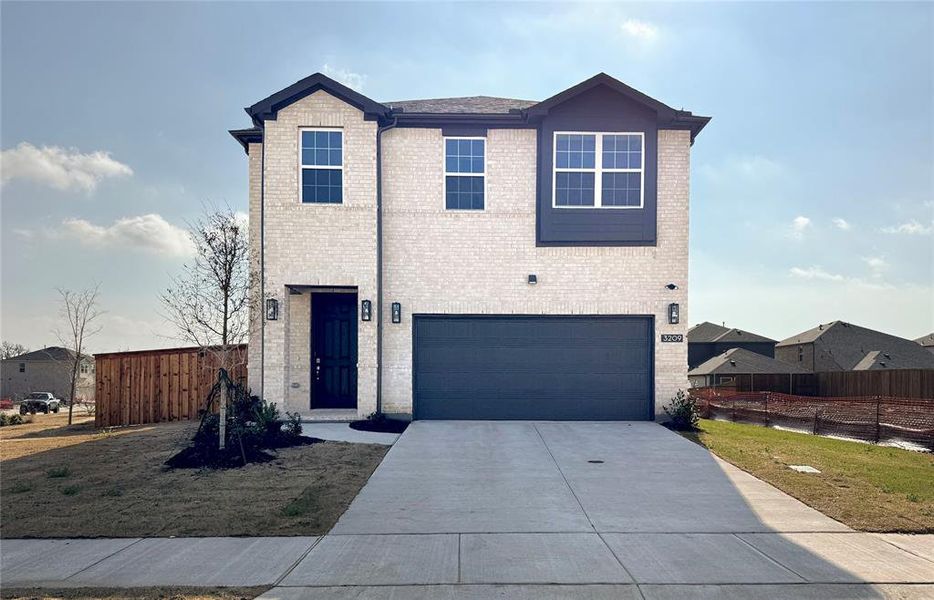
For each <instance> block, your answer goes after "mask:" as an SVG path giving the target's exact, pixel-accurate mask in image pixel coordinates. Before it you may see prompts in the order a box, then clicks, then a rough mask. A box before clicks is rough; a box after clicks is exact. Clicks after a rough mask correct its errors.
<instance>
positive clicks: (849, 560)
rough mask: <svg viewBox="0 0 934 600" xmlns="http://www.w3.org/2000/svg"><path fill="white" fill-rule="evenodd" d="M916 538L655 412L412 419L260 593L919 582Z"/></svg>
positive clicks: (922, 561)
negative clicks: (841, 513)
mask: <svg viewBox="0 0 934 600" xmlns="http://www.w3.org/2000/svg"><path fill="white" fill-rule="evenodd" d="M922 546H924V544H918V543H915V544H914V548H913V551H912V550H909V549H906V548H904V544H902V547H900V546H898V545H896V544H895V543H894V542H893V540H891V539H885V538H883V537H880V536H872V535H869V534H863V533H855V532H852V531H851V530H850V529H848V528H847V527H846V526H844V525H842V524H840V523H838V522H836V521H834V520H832V519H830V518H828V517H826V516H824V515H822V514H821V513H819V512H817V511H815V510H813V509H811V508H808V507H807V506H805V505H804V504H802V503H800V502H798V501H797V500H795V499H793V498H791V497H790V496H787V495H786V494H784V493H782V492H779V491H778V490H776V489H775V488H773V487H771V486H770V485H768V484H766V483H763V482H762V481H760V480H758V479H756V478H754V477H752V476H751V475H748V474H746V473H744V472H742V471H740V470H739V469H737V468H735V467H732V466H731V465H728V464H726V463H724V462H723V461H720V460H718V459H716V458H715V457H713V456H712V455H711V454H710V453H709V452H707V451H706V450H705V449H703V448H701V447H700V446H697V445H695V444H693V443H691V442H689V441H687V440H685V439H684V438H682V437H681V436H678V435H676V434H674V433H672V432H670V431H668V430H667V429H665V428H663V427H661V426H659V425H656V424H654V423H620V422H617V423H568V422H486V421H485V422H479V421H478V422H464V421H458V422H450V421H419V422H415V423H413V424H412V425H411V426H410V427H409V429H408V430H407V431H406V432H405V433H404V434H403V435H402V437H401V438H400V439H399V441H398V442H397V443H396V444H395V445H394V446H393V448H392V449H391V450H390V451H389V453H388V455H387V456H386V458H385V459H384V461H383V463H382V464H381V465H380V466H379V468H378V469H377V470H376V472H375V473H374V474H373V476H372V477H371V478H370V480H369V482H368V483H367V484H366V486H365V487H364V488H363V490H362V491H361V492H360V494H359V495H358V496H357V498H356V499H355V500H354V501H353V503H352V504H351V506H350V508H349V509H348V510H347V512H346V513H345V514H344V515H343V516H342V517H341V519H340V521H339V522H338V523H337V525H336V526H335V527H334V528H333V530H332V531H331V532H330V533H329V534H328V535H327V536H325V537H324V538H322V539H321V540H320V541H319V542H318V543H317V544H316V545H315V546H314V548H312V550H311V551H310V552H309V553H308V555H307V556H306V557H305V558H304V559H303V560H302V561H300V562H299V563H298V565H297V566H296V567H295V568H294V569H292V570H291V571H290V572H289V573H288V574H287V575H286V576H285V577H284V578H283V579H282V580H281V582H280V584H279V587H276V588H274V589H273V590H271V591H270V592H269V593H268V594H267V595H266V597H267V598H280V597H282V598H298V597H301V598H345V597H346V598H368V599H369V598H390V597H391V598H409V597H414V598H436V597H443V598H486V597H520V598H526V597H528V598H550V597H555V598H603V597H606V598H643V597H644V598H668V597H674V598H677V597H711V598H714V597H736V598H744V597H815V598H823V597H834V598H837V597H857V598H883V597H886V596H887V595H889V594H890V593H892V594H901V595H902V596H899V597H905V598H911V597H918V598H922V597H929V596H930V595H931V594H934V587H931V586H930V585H927V584H930V583H932V582H934V549H932V548H929V547H927V546H924V547H922ZM867 583H871V584H878V585H866V584H867ZM893 584H894V585H895V587H890V588H886V587H885V586H886V585H893ZM789 586H791V587H789Z"/></svg>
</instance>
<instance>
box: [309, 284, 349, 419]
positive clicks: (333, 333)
mask: <svg viewBox="0 0 934 600" xmlns="http://www.w3.org/2000/svg"><path fill="white" fill-rule="evenodd" d="M311 386H312V390H313V391H312V396H311V408H356V407H357V295H356V294H312V296H311Z"/></svg>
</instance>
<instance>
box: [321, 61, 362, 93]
mask: <svg viewBox="0 0 934 600" xmlns="http://www.w3.org/2000/svg"><path fill="white" fill-rule="evenodd" d="M321 72H322V73H324V74H325V75H327V76H328V77H330V78H331V79H334V80H336V81H339V82H341V83H343V84H344V85H346V86H347V87H349V88H350V89H353V90H357V91H358V92H360V91H362V90H363V87H364V86H365V85H366V75H363V74H361V73H354V72H353V71H348V70H347V69H341V68H338V67H332V66H331V65H328V64H325V65H324V66H323V67H321Z"/></svg>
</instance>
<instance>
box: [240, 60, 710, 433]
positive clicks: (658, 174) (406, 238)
mask: <svg viewBox="0 0 934 600" xmlns="http://www.w3.org/2000/svg"><path fill="white" fill-rule="evenodd" d="M246 111H247V113H248V114H249V115H250V117H251V118H252V120H253V125H254V126H253V127H252V128H249V129H241V130H234V131H232V132H231V134H232V135H233V136H234V137H235V138H236V139H237V140H238V141H239V142H240V143H241V144H242V145H243V147H244V149H245V150H246V152H247V154H248V157H249V160H248V162H249V203H250V209H249V215H250V234H251V239H252V244H253V249H254V253H253V261H254V267H255V269H256V270H258V271H259V272H260V273H261V275H262V277H261V281H262V289H261V291H260V294H261V295H262V298H263V301H264V307H265V314H264V315H259V316H261V317H262V324H261V326H257V327H256V328H255V334H254V335H253V337H252V338H251V340H250V346H249V378H250V386H251V388H252V389H253V391H254V393H260V394H263V395H264V397H265V398H267V399H269V400H272V401H275V402H279V403H280V406H284V408H285V409H286V410H297V411H301V412H303V413H307V412H309V411H313V410H315V409H320V408H347V409H353V410H355V411H356V413H357V414H359V415H367V414H369V413H372V412H374V411H377V410H379V411H381V412H385V413H397V414H404V415H412V416H414V418H416V419H432V418H444V419H577V420H606V419H630V420H647V419H653V418H654V417H655V415H656V414H657V413H658V412H659V411H660V407H661V406H662V405H663V404H664V403H667V401H668V400H669V399H670V397H671V396H672V395H674V394H675V393H676V392H677V390H678V389H679V388H685V387H686V386H687V385H688V380H687V344H686V340H685V334H686V332H687V318H686V317H687V309H688V307H687V300H688V290H687V283H688V195H689V194H688V183H689V159H690V150H691V145H692V143H693V141H694V138H695V137H696V136H697V134H698V133H699V132H700V131H701V129H702V128H703V127H704V126H705V125H706V124H707V122H708V121H709V118H708V117H700V116H695V115H693V114H691V113H690V112H687V111H683V110H676V109H673V108H671V107H669V106H667V105H665V104H663V103H661V102H659V101H657V100H654V99H652V98H650V97H648V96H646V95H645V94H642V93H641V92H638V91H636V90H634V89H632V88H631V87H629V86H627V85H625V84H623V83H621V82H620V81H617V80H616V79H614V78H612V77H609V76H608V75H605V74H599V75H597V76H595V77H593V78H591V79H588V80H587V81H584V82H583V83H580V84H578V85H575V86H574V87H571V88H569V89H567V90H564V91H562V92H560V93H559V94H557V95H555V96H552V97H551V98H548V99H547V100H543V101H540V102H536V101H527V100H514V99H509V98H491V97H484V96H481V97H467V98H443V99H434V100H410V101H399V102H382V103H380V102H376V101H374V100H371V99H370V98H367V97H365V96H363V95H362V94H360V93H358V92H355V91H353V90H351V89H349V88H347V87H345V86H343V85H341V84H340V83H337V82H336V81H333V80H332V79H329V78H328V77H326V76H324V75H321V74H315V75H312V76H310V77H308V78H306V79H303V80H302V81H299V82H297V83H295V84H294V85H292V86H289V87H288V88H286V89H284V90H282V91H279V92H277V93H275V94H273V95H271V96H269V97H268V98H266V99H265V100H261V101H260V102H257V103H256V104H254V105H252V106H250V107H248V108H247V109H246Z"/></svg>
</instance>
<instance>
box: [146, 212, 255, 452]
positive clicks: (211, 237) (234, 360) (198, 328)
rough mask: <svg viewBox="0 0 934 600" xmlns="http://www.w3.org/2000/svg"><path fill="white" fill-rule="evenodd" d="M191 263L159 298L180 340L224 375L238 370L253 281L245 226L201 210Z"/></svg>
mask: <svg viewBox="0 0 934 600" xmlns="http://www.w3.org/2000/svg"><path fill="white" fill-rule="evenodd" d="M188 233H189V236H190V237H191V241H192V243H193V244H194V247H195V256H194V259H193V260H192V261H191V262H190V263H188V264H185V265H184V267H183V268H182V272H181V273H180V274H179V275H178V276H177V277H174V278H173V279H172V285H171V287H169V288H168V289H167V290H166V291H165V293H163V294H162V295H161V296H160V300H161V301H162V305H163V307H164V309H165V311H166V315H165V316H166V319H168V320H169V321H170V322H171V323H172V324H173V325H175V327H176V329H177V330H178V335H179V337H180V338H181V339H182V340H184V341H186V342H188V343H191V344H194V345H197V346H199V347H201V348H202V349H203V350H205V351H206V352H209V353H212V354H214V355H215V356H216V357H217V359H218V364H219V365H220V366H221V368H223V369H225V370H226V371H228V372H229V371H230V370H231V369H232V368H233V367H234V366H236V365H238V364H242V362H243V361H244V360H245V356H243V355H242V353H240V352H239V351H238V350H239V346H240V345H241V344H243V343H246V342H247V341H248V339H249V334H250V324H251V321H250V310H251V306H250V303H251V300H253V299H254V294H253V292H252V289H253V285H254V277H253V276H252V275H251V273H250V263H249V257H250V244H249V232H248V227H247V223H245V222H244V221H243V220H242V219H240V218H239V217H238V216H237V215H236V214H235V213H234V212H233V211H232V210H231V209H230V207H225V208H223V209H211V208H206V209H205V212H204V214H203V215H202V216H201V218H199V219H198V220H197V221H195V222H193V223H191V224H190V225H189V231H188ZM219 405H220V406H219V410H220V447H221V448H223V447H224V442H225V439H226V421H227V397H226V386H221V399H220V402H219Z"/></svg>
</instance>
